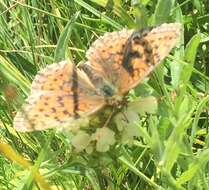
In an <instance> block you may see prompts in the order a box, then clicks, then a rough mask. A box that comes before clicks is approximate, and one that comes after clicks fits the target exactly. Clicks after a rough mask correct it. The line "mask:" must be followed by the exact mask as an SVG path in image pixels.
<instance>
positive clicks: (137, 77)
mask: <svg viewBox="0 0 209 190" xmlns="http://www.w3.org/2000/svg"><path fill="white" fill-rule="evenodd" d="M180 33H181V25H180V24H178V23H171V24H162V25H160V26H157V27H154V28H152V29H149V30H142V31H140V32H138V31H136V32H134V31H133V30H122V31H119V32H112V33H106V34H105V35H104V36H102V37H100V38H99V39H97V40H96V41H95V42H94V43H93V44H92V46H91V47H90V48H89V50H88V51H87V54H86V56H87V58H88V60H89V62H90V63H91V67H92V69H93V70H96V69H97V70H99V72H100V73H101V75H102V76H103V77H104V78H105V79H106V80H108V81H109V82H110V84H112V85H114V86H116V87H117V88H118V90H117V92H118V95H123V94H125V93H126V92H128V91H129V90H130V89H132V88H134V87H135V86H136V85H138V83H139V82H140V81H141V80H142V79H143V78H144V77H146V76H147V75H148V74H149V73H150V72H151V71H152V70H153V69H154V68H155V66H156V65H157V64H158V63H160V61H162V60H163V59H164V58H165V57H166V56H167V55H168V54H169V52H170V51H171V49H172V48H173V47H174V46H175V45H176V43H177V41H178V39H179V36H180ZM95 68H96V69H95ZM98 68H99V69H98ZM92 82H94V81H92ZM95 86H96V84H95Z"/></svg>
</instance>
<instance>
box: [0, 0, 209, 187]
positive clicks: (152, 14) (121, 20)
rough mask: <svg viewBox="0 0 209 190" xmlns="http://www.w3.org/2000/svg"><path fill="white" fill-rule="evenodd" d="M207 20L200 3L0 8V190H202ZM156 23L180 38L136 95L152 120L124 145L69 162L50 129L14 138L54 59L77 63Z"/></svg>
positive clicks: (130, 0)
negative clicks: (41, 73) (38, 78)
mask: <svg viewBox="0 0 209 190" xmlns="http://www.w3.org/2000/svg"><path fill="white" fill-rule="evenodd" d="M208 13H209V2H208V1H207V0H186V1H185V0H178V1H177V0H166V1H165V0H152V1H151V0H141V1H139V0H126V1H122V0H109V1H106V0H97V1H96V0H88V1H84V0H70V1H69V0H60V1H55V0H39V1H38V0H27V1H24V0H17V1H15V0H1V1H0V138H1V141H0V153H1V155H0V189H2V190H31V189H34V190H38V189H45V190H49V189H54V190H69V189H70V190H71V189H72V190H74V189H75V190H76V189H79V190H81V189H85V190H88V189H94V190H100V189H101V190H103V189H109V190H110V189H114V190H117V189H118V190H119V189H120V190H125V189H131V190H137V189H147V190H148V189H149V190H150V189H160V190H186V189H188V190H192V189H194V190H203V189H204V190H208V189H209V162H208V161H209V149H208V146H209V133H208V126H209V110H208V106H209V104H208V101H209V95H208V92H209V77H208V75H209V56H208V55H209V43H208V42H209V14H208ZM164 22H179V23H181V24H182V27H183V28H184V32H183V33H182V36H181V40H180V42H179V44H178V47H177V48H175V50H174V51H172V55H170V56H169V57H168V58H167V59H166V60H165V61H164V63H163V64H161V66H160V67H159V68H157V69H156V71H155V72H154V74H152V75H151V77H150V80H149V81H148V82H144V83H143V84H142V85H140V87H138V88H137V89H136V91H135V95H136V97H138V96H146V95H147V94H148V95H152V96H155V97H156V98H157V99H158V100H159V101H158V110H157V112H156V113H155V114H146V115H145V116H143V118H141V119H142V120H140V121H143V122H141V123H140V125H139V131H140V137H139V138H136V139H135V140H134V141H133V143H132V145H131V146H130V145H126V144H118V145H117V146H115V147H113V148H112V149H110V151H108V152H106V153H99V152H95V153H94V154H91V155H88V154H86V153H83V152H82V153H80V154H75V153H74V152H73V150H72V147H71V145H70V143H69V142H70V139H69V138H66V137H65V136H64V135H62V134H58V133H55V132H54V131H53V130H48V131H45V132H34V133H27V134H25V133H21V134H19V133H17V132H16V131H15V130H14V129H13V126H12V120H13V117H14V115H15V113H16V110H18V108H19V107H20V106H21V104H22V103H23V101H24V98H25V97H26V96H27V95H28V93H29V91H30V84H31V81H32V79H33V77H34V76H35V74H36V73H37V71H38V70H40V68H43V67H44V66H46V65H47V64H51V63H52V62H54V61H55V60H56V61H57V60H60V59H61V58H63V56H64V57H65V56H67V57H71V58H72V59H73V60H74V62H75V63H78V62H79V61H81V60H84V59H85V58H84V57H85V52H86V50H87V49H88V47H89V46H90V44H91V43H92V42H93V41H94V40H95V39H97V38H98V36H100V35H103V34H104V33H105V32H107V31H116V30H121V29H122V28H124V27H126V28H136V29H140V28H143V27H146V26H151V25H156V24H160V23H164ZM66 48H68V51H65V50H66ZM65 52H67V55H65ZM139 117H140V116H139Z"/></svg>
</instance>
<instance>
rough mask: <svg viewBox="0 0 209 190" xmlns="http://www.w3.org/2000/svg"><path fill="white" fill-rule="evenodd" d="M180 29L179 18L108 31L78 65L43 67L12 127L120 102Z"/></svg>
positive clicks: (60, 122)
mask: <svg viewBox="0 0 209 190" xmlns="http://www.w3.org/2000/svg"><path fill="white" fill-rule="evenodd" d="M180 34H181V25H180V24H179V23H170V24H166V23H165V24H162V25H159V26H156V27H152V28H148V29H144V30H140V31H134V30H127V29H123V30H121V31H117V32H108V33H106V34H104V35H103V36H101V37H99V38H98V39H97V40H96V41H95V42H93V44H92V45H91V46H90V48H89V49H88V50H87V52H86V58H87V61H86V62H83V63H81V64H80V65H79V66H78V67H76V66H75V65H74V64H73V63H72V62H71V61H69V60H65V61H61V62H59V63H54V64H51V65H49V66H47V67H46V68H44V69H42V70H41V71H39V72H38V74H37V75H36V76H35V78H34V80H33V82H32V86H31V93H30V95H29V97H28V98H27V99H26V101H25V103H24V105H23V106H22V108H21V109H20V111H19V112H17V114H16V116H15V118H14V127H15V129H16V130H17V131H22V132H27V131H34V130H44V129H47V128H55V127H59V126H64V125H67V124H70V123H71V122H73V121H75V120H77V119H79V118H82V117H87V116H90V115H92V114H94V113H95V112H97V111H99V110H101V109H102V108H103V107H104V106H106V105H116V104H118V103H120V102H121V101H122V99H123V98H124V96H125V95H126V94H127V93H128V91H129V90H130V89H132V88H134V87H136V86H137V85H138V84H139V83H140V81H142V80H143V79H144V77H146V76H147V75H148V74H149V73H150V72H151V71H152V70H153V69H154V68H155V67H156V66H157V65H158V64H159V63H160V62H161V61H162V60H163V59H164V58H165V57H166V56H167V55H168V54H169V53H170V51H171V50H172V48H173V47H174V46H175V45H176V44H177V42H178V39H179V37H180Z"/></svg>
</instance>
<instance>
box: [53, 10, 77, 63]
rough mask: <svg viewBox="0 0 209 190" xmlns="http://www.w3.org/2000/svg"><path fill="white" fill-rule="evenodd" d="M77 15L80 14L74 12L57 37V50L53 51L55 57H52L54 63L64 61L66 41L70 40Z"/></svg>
mask: <svg viewBox="0 0 209 190" xmlns="http://www.w3.org/2000/svg"><path fill="white" fill-rule="evenodd" d="M79 14H80V12H76V13H75V14H74V15H73V17H72V18H71V19H70V20H69V22H68V23H67V25H66V26H65V28H64V30H63V32H62V33H61V35H60V37H59V40H58V43H57V48H56V50H55V56H54V60H55V62H60V61H62V60H64V59H65V51H66V49H67V44H68V40H69V38H70V35H71V33H72V29H73V26H74V24H75V21H76V20H77V18H78V16H79ZM71 57H72V56H71Z"/></svg>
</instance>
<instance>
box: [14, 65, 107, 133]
mask: <svg viewBox="0 0 209 190" xmlns="http://www.w3.org/2000/svg"><path fill="white" fill-rule="evenodd" d="M103 105H104V99H103V97H101V96H98V95H97V91H96V89H95V88H94V87H93V85H92V84H91V82H90V80H89V79H88V77H87V76H86V74H85V73H83V72H82V71H79V70H78V69H76V68H74V69H73V64H72V63H71V62H68V61H64V62H61V63H59V64H52V65H50V66H48V67H46V68H45V69H43V70H41V71H40V72H39V73H38V74H37V76H36V77H35V79H34V81H33V83H32V90H31V94H30V96H29V97H28V98H27V100H26V103H25V104H24V105H23V107H22V109H21V110H20V111H19V112H18V113H17V115H16V116H15V119H14V127H15V129H16V130H18V131H33V130H44V129H47V128H52V127H57V126H62V125H64V126H65V125H67V124H69V123H70V122H72V120H74V119H77V118H79V117H84V116H88V115H90V114H92V113H94V112H95V111H97V110H98V109H100V108H101V107H102V106H103Z"/></svg>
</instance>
